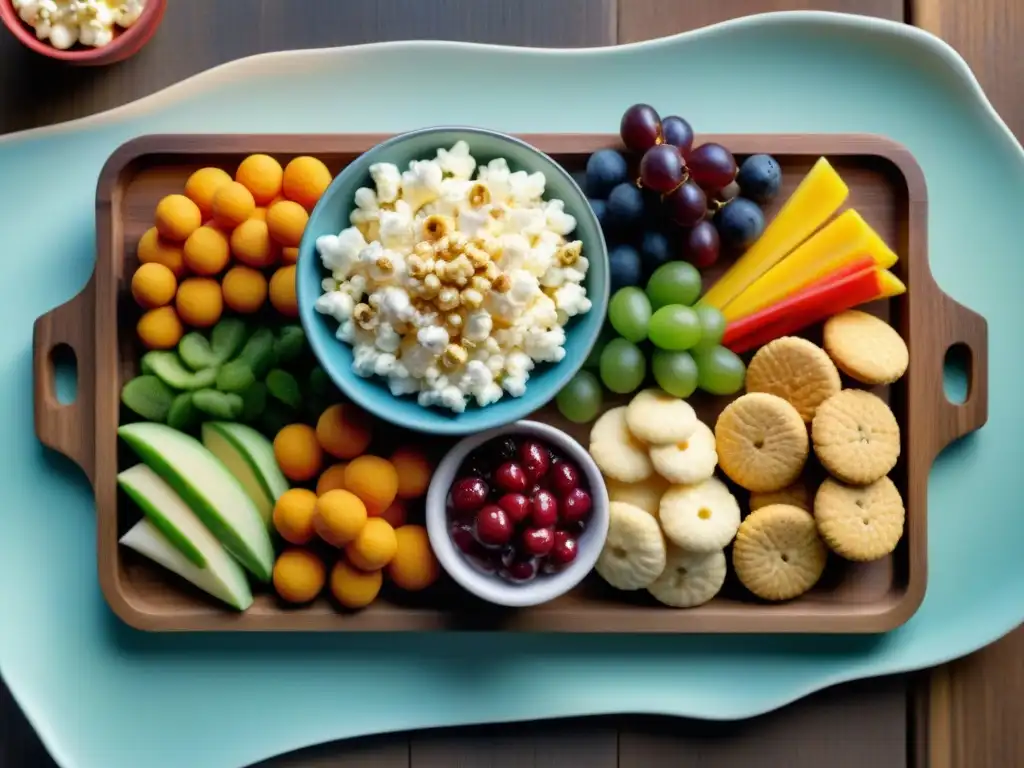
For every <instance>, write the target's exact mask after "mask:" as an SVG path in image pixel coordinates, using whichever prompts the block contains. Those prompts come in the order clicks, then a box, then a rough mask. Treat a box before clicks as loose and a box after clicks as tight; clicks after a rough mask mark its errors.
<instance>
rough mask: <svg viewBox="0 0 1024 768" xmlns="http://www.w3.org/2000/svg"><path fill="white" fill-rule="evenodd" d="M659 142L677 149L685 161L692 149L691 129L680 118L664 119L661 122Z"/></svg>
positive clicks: (674, 116) (673, 116)
mask: <svg viewBox="0 0 1024 768" xmlns="http://www.w3.org/2000/svg"><path fill="white" fill-rule="evenodd" d="M661 140H662V141H663V142H664V143H665V144H671V145H672V146H673V147H675V148H676V149H678V150H679V153H680V154H681V155H682V156H683V159H684V160H685V159H686V158H688V157H689V156H690V150H691V149H692V148H693V128H691V127H690V124H689V123H688V122H686V121H685V120H683V118H681V117H678V116H676V115H672V116H670V117H666V118H665V119H664V120H662V121H661Z"/></svg>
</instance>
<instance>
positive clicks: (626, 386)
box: [601, 339, 647, 395]
mask: <svg viewBox="0 0 1024 768" xmlns="http://www.w3.org/2000/svg"><path fill="white" fill-rule="evenodd" d="M646 375H647V361H646V360H645V359H644V353H643V352H641V351H640V348H639V347H638V346H637V345H636V344H634V343H632V342H631V341H626V340H625V339H612V340H611V341H609V342H608V344H607V345H606V346H605V348H604V351H603V352H601V381H603V382H604V385H605V386H606V387H608V389H610V390H611V391H612V392H615V393H617V394H620V395H625V394H628V393H630V392H632V391H633V390H635V389H636V388H637V387H639V386H640V384H642V383H643V380H644V376H646Z"/></svg>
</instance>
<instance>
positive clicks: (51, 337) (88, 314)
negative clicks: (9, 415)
mask: <svg viewBox="0 0 1024 768" xmlns="http://www.w3.org/2000/svg"><path fill="white" fill-rule="evenodd" d="M95 282H96V280H95V276H94V277H91V278H90V279H89V282H88V283H87V284H86V286H85V288H83V289H82V290H81V291H80V292H79V293H78V294H77V295H76V296H74V297H73V298H71V299H70V300H69V301H67V302H65V303H64V304H61V305H60V306H59V307H57V308H56V309H52V310H50V311H49V312H47V313H46V314H45V315H43V316H42V317H39V318H37V319H36V322H35V324H34V325H33V328H32V377H33V381H34V386H35V426H36V436H37V437H38V438H39V441H40V442H41V443H42V444H43V445H45V446H46V447H47V448H52V449H53V450H55V451H58V452H59V453H62V454H64V455H65V456H67V457H68V458H69V459H71V460H72V461H74V462H75V463H76V464H77V465H78V466H79V467H81V468H82V471H83V472H85V474H86V476H87V477H88V478H89V482H90V483H92V482H93V479H94V471H95V439H94V438H95V434H96V413H95V405H96V398H95V392H94V391H93V390H94V386H95V376H93V368H94V366H95V363H96V354H95V341H94V336H93V331H94V318H95V306H96V293H95ZM61 345H66V346H68V347H70V348H71V350H72V351H73V352H74V354H75V365H76V375H77V379H78V381H77V391H76V394H75V399H74V400H73V401H72V402H70V403H62V402H60V401H59V400H58V399H57V393H56V389H55V379H56V377H55V375H54V374H55V370H54V363H53V354H54V352H55V350H57V349H58V348H59V347H60V346H61Z"/></svg>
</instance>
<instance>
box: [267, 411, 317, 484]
mask: <svg viewBox="0 0 1024 768" xmlns="http://www.w3.org/2000/svg"><path fill="white" fill-rule="evenodd" d="M274 457H275V458H276V459H277V464H278V466H279V467H280V468H281V471H282V472H283V473H284V476H285V477H287V478H288V479H289V480H294V481H296V482H300V483H303V482H306V481H307V480H312V479H313V478H314V477H316V476H317V475H319V474H320V468H321V467H322V466H323V463H324V454H323V450H322V449H321V448H320V443H318V442H317V439H316V432H315V431H314V430H313V428H312V427H310V426H307V425H306V424H289V425H288V426H286V427H284V428H282V429H281V431H280V432H278V433H277V435H276V436H275V437H274Z"/></svg>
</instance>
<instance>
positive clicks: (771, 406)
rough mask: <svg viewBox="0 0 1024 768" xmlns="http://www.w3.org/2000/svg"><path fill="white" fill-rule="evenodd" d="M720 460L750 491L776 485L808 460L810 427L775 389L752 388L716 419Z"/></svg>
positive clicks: (781, 484)
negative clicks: (751, 390)
mask: <svg viewBox="0 0 1024 768" xmlns="http://www.w3.org/2000/svg"><path fill="white" fill-rule="evenodd" d="M715 442H716V445H717V448H718V464H719V466H720V467H721V468H722V471H723V472H725V474H727V475H728V476H729V477H730V478H731V479H732V481H733V482H735V483H736V484H738V485H741V486H743V487H744V488H746V489H747V490H748V491H761V492H765V491H777V490H779V489H781V488H785V487H786V486H787V485H789V484H790V483H792V482H793V481H794V480H796V479H797V477H799V476H800V472H801V471H802V470H803V468H804V463H805V462H806V461H807V453H808V446H807V427H806V426H804V420H803V419H802V418H800V414H799V413H798V412H797V410H796V408H794V407H793V406H792V405H790V404H789V403H788V402H787V401H785V400H783V399H782V398H781V397H779V396H777V395H770V394H768V393H767V392H749V393H747V394H745V395H742V396H741V397H739V398H737V399H736V400H733V401H732V402H731V403H729V405H727V406H726V407H725V409H724V410H723V411H722V412H721V413H720V414H719V416H718V421H717V422H716V423H715Z"/></svg>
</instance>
